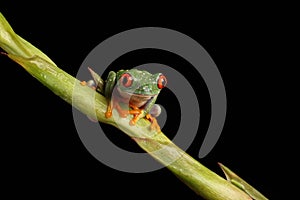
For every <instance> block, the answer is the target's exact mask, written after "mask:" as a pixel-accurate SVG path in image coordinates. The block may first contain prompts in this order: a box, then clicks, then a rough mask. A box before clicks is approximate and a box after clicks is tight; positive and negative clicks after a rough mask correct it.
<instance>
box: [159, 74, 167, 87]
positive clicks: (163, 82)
mask: <svg viewBox="0 0 300 200" xmlns="http://www.w3.org/2000/svg"><path fill="white" fill-rule="evenodd" d="M166 85H167V78H166V77H165V76H164V75H160V76H159V78H158V80H157V87H158V88H159V89H162V88H164V87H166Z"/></svg>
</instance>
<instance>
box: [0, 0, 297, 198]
mask: <svg viewBox="0 0 300 200" xmlns="http://www.w3.org/2000/svg"><path fill="white" fill-rule="evenodd" d="M40 3H41V4H44V5H36V7H31V6H33V5H34V4H30V3H28V4H27V5H29V7H28V8H27V7H26V9H25V7H23V5H19V4H18V5H14V4H13V3H10V5H8V3H7V4H6V5H2V6H1V9H0V10H1V12H2V14H3V15H4V16H5V17H6V18H7V20H8V22H9V23H10V24H11V26H12V27H13V29H14V30H15V32H16V33H18V34H19V35H20V36H22V37H23V38H25V39H26V40H27V41H29V42H31V43H32V44H34V45H35V46H36V47H38V48H39V49H41V50H42V51H43V52H44V53H46V54H47V55H48V56H49V57H50V58H51V59H52V60H53V61H54V62H55V63H56V64H57V65H58V66H59V67H60V68H62V69H63V70H65V71H66V72H68V73H70V74H71V75H73V76H75V75H76V73H77V70H78V69H79V67H80V65H81V63H82V62H83V60H84V59H85V57H86V56H87V55H88V53H89V52H90V51H91V50H92V49H93V48H94V47H95V46H96V45H98V44H99V43H100V42H102V41H103V40H105V39H106V38H108V37H110V36H112V35H114V34H117V33H119V32H121V31H125V30H128V29H131V28H137V27H144V26H158V27H165V28H170V29H174V30H177V31H180V32H182V33H184V34H186V35H188V36H190V37H192V38H193V39H195V40H196V41H197V42H198V43H200V44H201V45H202V46H203V47H204V49H205V50H206V51H207V52H208V53H209V54H210V56H211V57H212V59H213V60H214V62H215V63H216V65H217V66H218V69H219V71H220V73H221V75H222V78H223V80H224V84H225V88H226V93H227V101H228V105H227V109H228V111H227V118H226V123H225V126H224V129H223V132H222V134H221V137H220V139H219V141H218V143H217V144H216V146H215V147H214V149H213V150H212V151H211V152H210V153H209V154H208V155H207V156H206V157H205V158H202V159H199V158H198V151H199V148H200V145H201V140H202V139H203V137H204V136H203V135H201V133H199V134H198V135H197V139H196V140H195V141H194V142H193V144H192V145H191V147H190V148H189V149H188V150H187V153H189V154H190V155H191V156H193V157H194V158H196V159H197V160H199V161H200V162H201V163H202V164H204V165H205V166H207V167H208V168H210V169H211V170H213V171H215V172H216V173H218V174H220V175H221V176H223V174H222V172H221V170H220V169H219V167H218V165H217V162H221V163H223V164H224V165H226V166H228V167H229V168H231V169H232V170H233V171H235V172H236V173H237V174H239V175H240V176H241V177H243V178H244V179H245V180H247V181H248V182H249V183H250V184H252V185H253V186H255V187H256V188H257V189H258V190H259V191H261V192H262V193H263V194H265V195H266V196H267V197H269V198H270V199H281V197H282V194H283V191H281V190H280V187H281V186H280V185H281V184H283V182H281V181H282V180H285V175H280V174H281V172H280V170H281V169H282V168H281V167H282V166H285V167H286V168H288V169H289V166H290V165H291V163H292V161H291V160H289V159H287V153H290V152H291V151H287V145H286V140H285V139H286V138H289V134H290V132H289V123H285V120H286V119H288V118H289V115H288V114H287V113H286V112H285V111H286V110H287V107H286V105H288V104H286V103H284V100H286V98H284V97H286V96H288V95H289V92H288V90H287V86H285V85H284V84H283V83H286V82H285V78H288V77H289V73H288V72H287V71H286V70H285V69H286V68H284V67H282V64H281V62H282V59H281V57H282V54H281V53H282V50H281V49H280V48H279V45H280V44H282V43H284V42H282V38H281V40H280V39H279V37H278V32H277V31H276V30H278V26H280V27H281V26H283V27H285V25H284V23H280V24H278V23H277V22H278V20H277V17H276V13H274V17H269V15H266V16H265V15H264V12H263V11H259V10H257V11H256V12H254V13H256V16H257V15H259V16H260V15H261V17H255V18H254V17H253V16H254V14H253V12H250V11H249V13H248V12H247V11H245V13H244V11H240V12H237V13H231V15H229V13H226V14H224V15H222V14H220V15H217V14H216V13H215V12H213V11H212V12H210V14H203V13H202V11H203V10H205V9H204V8H201V9H199V10H197V9H193V10H191V11H189V10H186V11H188V13H189V14H186V12H183V11H181V12H179V11H174V12H172V9H170V8H169V11H171V13H169V12H165V11H164V10H161V11H157V10H155V9H153V10H152V11H151V12H150V11H144V10H143V9H140V10H139V9H132V10H123V12H121V13H120V12H119V11H117V10H115V9H113V7H99V8H96V9H92V8H95V7H96V5H94V6H90V7H85V8H83V7H82V8H81V9H77V10H75V9H73V7H72V6H71V5H70V7H67V8H64V9H62V8H61V7H60V6H61V5H59V4H57V5H55V6H54V7H52V6H53V5H52V6H51V7H49V6H50V5H48V3H42V2H40ZM49 4H51V3H49ZM16 7H18V10H17V9H15V8H16ZM23 8H24V9H23ZM46 8H47V9H46ZM182 9H183V10H185V9H184V8H182ZM105 11H106V12H105ZM272 16H273V14H272ZM274 38H277V39H274ZM136 55H137V56H136V59H139V60H141V61H143V59H144V58H143V57H139V56H138V55H139V54H136ZM145 55H147V53H146V54H145ZM145 55H144V56H145ZM149 55H150V57H151V56H155V55H156V54H155V53H154V54H149ZM142 56H143V55H142ZM146 57H147V56H146ZM132 58H134V56H133V57H131V58H130V59H132ZM153 59H155V58H154V57H153ZM161 59H162V60H163V61H166V62H171V63H172V62H173V61H171V60H169V61H168V59H170V57H168V56H166V57H164V58H163V57H162V58H161ZM164 59H165V60H164ZM150 60H151V59H150ZM125 61H126V62H128V63H130V62H131V61H128V60H126V59H125V60H124V62H125ZM133 63H134V62H133ZM0 68H1V75H2V80H1V81H2V87H1V88H2V89H1V102H2V103H1V105H2V109H1V110H2V111H1V112H2V120H1V125H2V131H1V136H2V139H1V141H2V142H1V143H3V148H4V149H3V151H2V153H3V154H4V156H3V158H2V162H1V163H2V164H1V165H4V166H5V171H4V174H5V175H8V178H5V179H4V180H5V182H6V183H5V185H6V186H8V187H7V189H12V190H9V191H11V192H10V195H18V194H21V195H22V196H28V195H29V196H36V197H42V196H53V197H60V196H61V195H62V196H66V197H68V196H69V197H76V196H78V195H83V196H90V195H91V196H95V197H96V198H100V199H101V198H103V197H104V196H105V197H104V198H106V197H111V198H112V199H114V198H119V197H122V198H126V199H127V198H128V199H140V198H145V197H147V198H148V197H149V198H159V199H160V198H165V197H171V198H173V197H175V198H176V197H184V199H199V198H198V196H197V195H196V194H194V192H193V191H191V190H190V189H188V188H187V187H186V186H185V185H184V184H183V183H181V182H180V181H179V180H178V179H177V178H176V177H175V176H174V175H173V174H171V173H170V172H169V171H168V170H167V169H165V168H163V169H160V170H158V171H154V172H150V173H142V174H139V173H137V174H133V173H125V172H120V171H117V170H114V169H112V168H110V167H108V166H106V165H104V164H102V163H100V162H99V161H97V160H96V159H95V158H94V157H93V156H92V155H91V154H90V153H89V152H88V151H87V150H86V149H85V147H84V145H83V144H82V142H81V141H80V139H79V137H78V134H77V132H76V129H75V126H74V122H73V117H72V109H71V106H70V105H68V104H67V103H66V102H64V101H62V100H61V99H60V98H59V97H57V96H55V95H54V94H53V93H52V92H51V91H50V90H48V89H47V88H46V87H44V86H43V85H41V84H40V83H39V82H38V81H37V80H35V79H34V78H33V77H31V76H30V75H29V74H27V73H26V72H25V71H24V70H23V69H22V68H21V67H20V66H18V65H17V64H15V63H14V62H12V61H10V60H9V59H8V58H7V57H5V56H0ZM192 78H193V77H192V76H191V79H192ZM288 79H289V78H288ZM172 81H174V80H172ZM192 81H193V82H197V80H192ZM199 81H200V80H199ZM200 82H201V81H200ZM162 98H163V99H161V101H163V102H167V100H168V99H167V98H168V97H167V96H163V97H162ZM208 105H209V104H208ZM202 106H205V105H202ZM204 110H205V108H204ZM168 112H172V111H168ZM207 116H208V115H207ZM207 116H206V117H207ZM204 120H208V118H206V119H204ZM110 128H111V127H110ZM118 138H119V139H118ZM113 139H114V140H115V142H117V143H119V145H121V146H122V145H123V146H124V147H125V146H126V147H128V148H132V149H133V150H136V151H137V147H136V146H135V144H134V143H133V141H131V140H129V139H128V138H127V137H126V136H123V135H122V136H120V137H114V138H113ZM288 142H289V141H288ZM131 145H132V147H131ZM290 146H291V145H290ZM279 163H281V164H279ZM286 168H284V169H286ZM290 172H291V171H290ZM288 176H291V175H288Z"/></svg>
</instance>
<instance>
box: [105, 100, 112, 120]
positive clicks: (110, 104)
mask: <svg viewBox="0 0 300 200" xmlns="http://www.w3.org/2000/svg"><path fill="white" fill-rule="evenodd" d="M112 109H113V104H112V103H111V102H110V103H108V105H107V109H106V112H105V117H106V118H110V117H111V116H112Z"/></svg>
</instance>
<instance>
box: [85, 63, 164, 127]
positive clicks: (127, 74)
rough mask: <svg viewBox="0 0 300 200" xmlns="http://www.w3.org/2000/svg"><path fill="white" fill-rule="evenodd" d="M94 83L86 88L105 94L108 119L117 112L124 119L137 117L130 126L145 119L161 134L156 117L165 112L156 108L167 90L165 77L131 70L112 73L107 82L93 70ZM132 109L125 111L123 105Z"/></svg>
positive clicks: (160, 74) (88, 83)
mask: <svg viewBox="0 0 300 200" xmlns="http://www.w3.org/2000/svg"><path fill="white" fill-rule="evenodd" d="M88 69H89V71H90V73H91V75H92V77H93V80H90V81H88V82H87V83H85V82H84V84H86V85H88V86H89V87H92V88H93V89H95V90H96V91H98V92H100V93H101V94H103V95H104V96H105V97H106V99H107V103H108V106H107V110H106V113H105V117H106V118H110V117H111V116H112V110H113V109H116V110H117V111H118V113H119V115H120V117H127V115H133V117H132V119H131V120H130V122H129V123H130V125H135V124H136V123H137V121H138V120H139V119H141V118H146V119H148V120H149V121H150V122H151V127H150V128H151V129H155V130H157V131H160V126H159V125H158V123H157V120H156V117H158V116H159V115H160V113H161V108H160V106H159V105H158V104H155V101H156V99H157V96H158V94H159V93H160V91H161V89H163V88H164V87H166V84H167V79H166V77H165V76H164V75H163V74H162V73H156V74H151V73H149V72H148V71H145V70H138V69H129V70H119V71H117V72H114V71H110V72H109V74H108V77H107V79H106V80H105V81H103V79H102V78H101V77H100V76H99V75H98V74H97V73H96V72H94V71H93V70H92V69H91V68H88ZM121 103H122V104H125V105H128V107H127V108H128V109H124V108H123V107H122V106H121V105H120V104H121Z"/></svg>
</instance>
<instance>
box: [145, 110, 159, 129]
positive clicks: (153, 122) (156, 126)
mask: <svg viewBox="0 0 300 200" xmlns="http://www.w3.org/2000/svg"><path fill="white" fill-rule="evenodd" d="M145 118H146V119H148V120H149V121H150V122H151V126H150V129H151V130H156V131H157V132H160V131H161V130H160V126H159V124H158V123H157V120H156V118H155V117H153V116H151V115H150V114H149V113H148V114H147V115H146V116H145Z"/></svg>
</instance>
